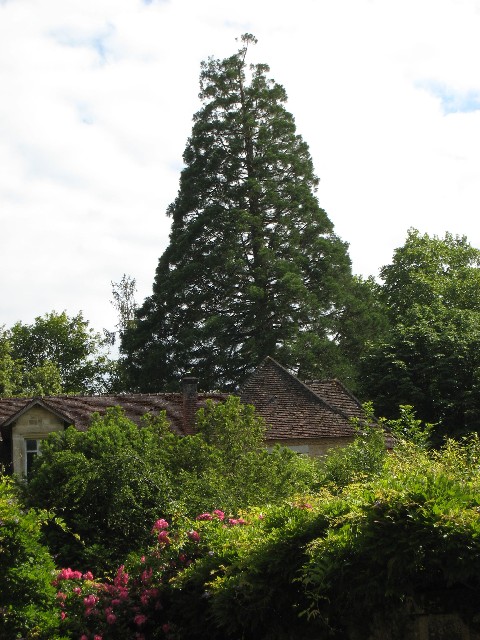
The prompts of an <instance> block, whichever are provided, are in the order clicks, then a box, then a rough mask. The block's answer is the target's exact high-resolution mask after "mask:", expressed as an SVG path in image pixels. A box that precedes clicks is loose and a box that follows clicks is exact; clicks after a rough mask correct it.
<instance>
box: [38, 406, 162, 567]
mask: <svg viewBox="0 0 480 640" xmlns="http://www.w3.org/2000/svg"><path fill="white" fill-rule="evenodd" d="M166 431H167V426H166V421H165V417H164V416H160V417H159V418H157V419H155V420H153V419H149V418H146V419H145V421H144V426H143V427H142V428H141V429H139V428H138V427H137V425H135V424H134V423H133V422H131V421H130V420H128V419H127V418H125V416H124V415H123V413H122V412H121V410H120V409H118V408H114V409H110V410H108V411H107V413H106V415H105V416H104V417H100V416H98V415H96V416H94V418H93V420H92V423H91V426H90V428H89V429H88V431H87V432H85V433H82V432H79V431H77V430H76V429H74V428H73V427H69V428H68V429H67V430H66V431H64V432H62V433H54V434H51V435H50V436H49V438H48V439H47V441H46V442H45V444H44V445H43V446H42V456H40V457H39V458H38V460H37V464H36V466H35V468H34V472H33V474H32V477H31V479H30V481H29V482H28V485H27V487H26V495H27V499H28V502H29V504H31V505H36V506H40V507H43V508H46V509H50V510H52V511H54V512H55V513H56V514H58V515H60V516H61V517H62V518H63V519H64V521H65V523H66V524H67V526H68V528H69V529H70V532H71V533H65V532H63V531H61V530H59V529H58V527H49V528H48V529H47V532H46V536H47V540H48V542H49V544H50V546H51V548H52V551H54V552H55V554H56V557H57V561H58V563H59V564H63V565H66V564H68V565H69V566H74V567H76V568H83V569H85V570H86V569H94V570H95V571H100V570H105V569H106V568H107V567H110V566H111V565H112V564H113V565H116V564H118V563H119V562H120V561H121V559H122V558H124V557H125V556H126V555H127V553H129V552H130V551H132V549H135V548H139V547H141V546H142V545H143V544H146V542H147V539H148V534H147V533H146V532H147V531H148V527H149V524H150V522H152V521H153V520H155V518H156V517H157V514H158V513H159V511H160V512H163V511H164V510H165V508H166V507H167V505H168V504H169V500H170V488H171V486H172V481H171V479H170V477H169V474H168V471H167V470H166V469H165V467H164V466H163V465H162V463H161V459H162V451H161V447H162V437H163V435H164V433H165V432H166ZM72 534H74V535H72Z"/></svg>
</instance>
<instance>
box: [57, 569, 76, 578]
mask: <svg viewBox="0 0 480 640" xmlns="http://www.w3.org/2000/svg"><path fill="white" fill-rule="evenodd" d="M81 577H82V572H81V571H73V570H72V569H70V567H68V568H67V569H62V570H61V571H60V573H59V574H58V576H57V579H58V580H80V579H81Z"/></svg>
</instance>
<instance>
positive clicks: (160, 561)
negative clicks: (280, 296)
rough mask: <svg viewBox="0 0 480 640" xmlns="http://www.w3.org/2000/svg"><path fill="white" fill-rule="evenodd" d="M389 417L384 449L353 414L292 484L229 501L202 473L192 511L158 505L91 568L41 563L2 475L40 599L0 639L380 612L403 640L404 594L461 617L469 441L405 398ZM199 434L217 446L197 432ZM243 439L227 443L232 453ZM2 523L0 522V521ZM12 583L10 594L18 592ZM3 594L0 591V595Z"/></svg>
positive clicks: (371, 620)
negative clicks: (427, 425)
mask: <svg viewBox="0 0 480 640" xmlns="http://www.w3.org/2000/svg"><path fill="white" fill-rule="evenodd" d="M237 409H238V405H237ZM212 410H213V409H212ZM389 426H390V427H392V428H393V429H394V431H395V433H396V434H397V442H396V447H395V449H394V451H393V452H391V453H388V454H387V453H386V450H385V446H384V435H383V431H382V430H381V429H379V428H378V427H369V428H366V427H363V428H362V430H360V431H359V435H358V438H357V440H356V441H355V442H354V443H353V444H352V445H350V446H348V447H346V448H345V449H342V450H337V451H334V452H332V453H331V454H330V455H329V456H327V458H325V459H323V460H322V461H320V462H318V463H316V464H314V465H313V466H309V465H312V464H313V463H311V462H310V461H307V462H304V461H302V459H301V458H299V459H298V460H300V461H302V462H301V465H303V466H300V467H299V470H298V474H299V477H301V478H302V481H301V482H302V483H303V485H302V484H301V483H300V486H301V487H302V489H303V490H301V491H296V490H295V489H296V485H295V482H293V478H294V477H296V476H295V473H293V472H292V469H293V468H294V467H293V466H292V467H291V469H290V477H291V480H292V485H290V486H289V487H288V488H289V491H290V494H289V495H288V496H287V497H286V496H285V495H281V494H279V493H277V494H275V493H273V494H272V496H271V499H270V500H268V499H265V498H264V496H265V494H262V493H261V492H259V495H260V496H261V498H262V499H261V500H260V499H258V500H254V497H253V496H254V494H253V493H251V494H249V495H250V496H251V499H250V500H249V501H247V503H246V504H245V506H244V507H243V508H242V506H241V499H240V498H237V500H238V502H232V503H231V504H230V505H226V506H225V505H224V504H222V503H221V502H218V503H213V498H214V496H213V493H211V491H212V490H211V489H209V488H208V487H206V488H205V493H204V494H202V493H201V492H199V493H198V494H197V495H196V497H195V500H192V503H191V510H192V511H193V509H194V507H195V506H197V505H201V504H202V501H201V500H202V495H203V496H204V498H205V502H204V503H203V504H204V505H207V506H206V507H205V508H204V509H201V510H198V511H197V512H196V513H193V514H192V511H190V512H189V511H188V509H184V510H183V511H182V509H180V508H178V509H177V510H173V509H170V511H169V512H168V513H167V512H163V513H162V512H160V508H159V511H158V512H157V515H156V516H155V518H152V519H151V521H150V523H149V524H148V526H145V527H144V533H143V535H144V537H143V538H142V542H141V544H140V545H137V546H136V548H134V549H132V550H130V551H129V552H128V553H125V555H124V557H123V560H122V562H121V566H120V568H119V567H118V565H116V564H112V565H111V566H110V567H108V570H107V571H103V572H90V571H88V570H86V568H85V567H82V570H80V569H75V568H68V569H67V568H64V569H63V570H62V571H60V573H58V571H57V573H56V574H52V571H53V562H52V560H51V558H50V557H49V556H48V553H47V551H46V549H45V548H44V547H41V546H40V545H39V543H38V535H39V531H40V529H39V527H40V524H41V522H42V521H44V520H45V519H46V517H47V516H46V514H41V515H38V514H36V512H34V511H32V510H26V511H22V510H21V508H20V506H19V499H20V498H19V497H18V496H17V497H15V496H14V495H13V493H12V492H13V488H12V486H11V484H10V483H9V482H8V481H6V480H5V479H2V482H3V484H2V487H4V489H3V491H4V493H3V494H2V505H3V506H2V508H3V509H4V508H6V507H5V505H9V507H10V508H12V509H14V510H16V513H17V514H18V515H17V516H16V517H18V518H19V520H20V521H23V520H26V521H27V520H28V521H30V519H32V518H33V519H34V521H35V523H36V524H35V525H34V527H33V529H32V531H34V534H32V535H31V536H30V534H29V535H28V536H27V537H26V538H21V540H20V546H21V545H22V544H23V545H24V546H25V547H27V546H28V544H34V545H35V548H32V549H31V550H29V551H28V552H26V553H28V554H31V556H29V557H32V558H34V559H35V562H33V563H31V564H30V566H29V569H28V571H27V573H26V574H25V575H24V574H22V573H21V572H20V573H19V574H18V579H19V580H20V581H21V580H22V579H26V578H27V574H28V579H29V580H36V581H37V582H38V584H39V587H38V588H35V592H36V595H38V597H33V595H34V594H33V592H31V593H32V598H31V605H28V606H31V607H36V608H37V610H38V611H39V612H42V613H41V615H40V614H39V616H38V617H37V619H36V620H35V622H33V620H34V618H35V616H33V617H32V616H30V618H28V617H27V618H25V620H24V621H23V622H22V621H21V620H20V619H19V617H18V615H17V618H15V619H14V618H12V617H11V618H10V619H11V620H12V621H13V622H12V624H11V626H10V627H8V628H7V627H6V626H5V623H4V628H5V632H4V633H3V635H2V636H1V637H2V638H3V637H5V638H6V639H8V640H9V639H10V638H12V640H13V639H14V638H16V637H17V636H16V633H20V634H23V635H21V636H20V637H25V638H32V639H33V638H47V637H51V638H54V637H59V638H60V637H62V638H72V639H81V640H100V639H102V640H109V639H112V640H113V639H114V638H115V639H118V640H130V639H132V640H149V639H151V640H157V639H162V640H163V639H164V638H165V639H170V640H187V638H188V639H189V640H206V639H207V638H208V639H213V640H216V639H218V640H220V639H228V638H232V640H237V639H238V640H240V639H242V640H250V639H251V640H287V639H292V640H293V639H295V640H298V638H302V639H306V640H308V638H312V640H313V638H315V639H319V638H334V639H336V640H340V639H344V638H345V639H347V638H348V639H349V640H351V639H353V638H355V640H367V639H368V638H369V637H371V633H372V629H373V627H374V626H375V625H376V624H377V623H378V621H379V620H380V621H381V620H389V624H390V629H389V633H390V637H391V638H398V640H403V638H404V637H405V628H406V627H405V625H406V624H407V623H408V620H409V615H410V613H411V611H412V607H413V608H414V609H416V610H420V609H421V610H425V611H441V612H446V611H455V612H456V613H458V614H459V615H461V616H463V617H464V619H465V620H466V621H467V623H468V624H469V625H470V626H471V627H472V628H474V627H475V625H476V620H477V619H478V618H477V615H478V601H479V596H480V580H479V576H480V518H479V513H480V480H479V473H478V472H479V465H480V442H479V439H478V437H477V436H476V435H472V436H469V437H468V438H467V439H464V440H462V441H460V442H455V441H448V442H447V443H446V444H445V446H444V447H443V448H442V449H439V450H435V451H432V450H428V448H427V447H426V446H425V444H426V438H425V437H424V432H423V431H422V429H421V428H420V427H421V425H420V423H418V421H415V419H414V416H413V414H412V413H411V411H409V410H405V411H404V413H403V418H402V421H400V422H399V421H397V422H396V423H395V424H390V425H389ZM405 435H407V436H408V437H407V438H405ZM203 437H204V438H205V436H203ZM209 437H210V438H211V439H212V438H213V436H212V434H210V436H209ZM204 443H205V446H209V447H210V446H212V447H213V446H216V445H214V444H211V443H208V441H207V439H206V438H205V440H204ZM217 444H218V443H217ZM195 446H198V444H197V445H195ZM232 446H233V445H232ZM255 449H256V448H255V446H254V447H251V448H250V451H249V453H248V456H252V455H253V454H252V451H255ZM243 453H244V452H242V451H241V450H240V449H239V450H238V451H237V452H236V454H235V455H236V458H241V456H242V455H243ZM219 455H220V454H219ZM266 455H268V454H266ZM275 455H276V456H281V455H285V454H282V453H281V452H277V453H276V454H274V456H275ZM249 459H250V458H249V457H247V458H245V460H249ZM274 459H275V458H274ZM278 459H281V457H279V458H277V460H278ZM232 460H233V459H232V458H231V459H230V464H229V465H228V468H230V469H231V468H232V466H234V465H232ZM258 460H259V459H257V462H258ZM285 460H286V461H287V462H289V461H290V457H289V456H288V455H286V457H285ZM290 464H291V465H294V464H295V463H294V462H290ZM299 464H300V463H299ZM305 465H306V466H305ZM306 468H307V469H308V470H309V471H308V473H309V474H310V475H309V478H310V481H311V483H312V484H311V486H310V487H308V483H307V482H306V478H307V476H306V471H305V469H306ZM224 469H226V467H225V468H224ZM38 472H39V473H40V472H41V467H40V468H39V470H38ZM238 473H242V471H241V465H240V466H239V468H238ZM249 473H253V471H252V469H251V470H250V471H249ZM205 477H206V476H203V478H202V481H203V482H205ZM232 477H233V476H232ZM243 477H245V476H243ZM258 477H259V478H262V477H263V476H262V473H261V472H260V473H259V476H258ZM231 481H232V482H233V480H231ZM219 484H220V486H222V481H221V480H219ZM273 484H274V486H275V483H273ZM195 486H196V487H197V489H198V488H199V487H200V486H201V484H200V483H199V484H198V485H195ZM264 491H266V489H264ZM243 495H246V494H243ZM248 502H250V504H248ZM4 503H5V505H4ZM166 504H169V503H166ZM160 506H164V505H160ZM57 515H58V514H57ZM2 522H3V520H2ZM72 523H73V524H74V521H72V522H70V523H69V524H68V527H71V526H72ZM11 526H13V525H11ZM64 528H65V527H64ZM13 530H14V529H13V528H11V529H9V531H13ZM0 531H1V532H2V535H5V533H4V527H3V524H2V528H1V529H0ZM71 533H72V530H71V531H70V534H69V535H71ZM12 535H13V534H12ZM65 535H67V534H65ZM84 544H85V542H84ZM104 545H105V546H107V545H108V537H107V536H106V537H105V540H104ZM1 549H2V551H1V553H2V567H4V568H3V569H2V571H4V572H5V571H7V572H8V571H9V570H10V571H11V572H13V573H15V572H16V571H17V568H16V565H17V563H16V559H15V557H14V555H12V554H10V555H7V554H5V552H4V550H3V549H4V545H3V541H2V547H1ZM15 553H20V551H16V552H15ZM22 553H23V552H22ZM18 557H23V556H22V555H21V554H20V555H19V556H18ZM37 557H38V558H39V559H40V561H39V563H38V567H39V569H38V573H39V575H38V576H37V575H36V572H37V562H36V558H37ZM104 560H105V558H104ZM27 562H29V561H28V560H27ZM8 564H10V565H11V566H10V569H5V567H6V566H7V565H8ZM67 566H69V567H70V566H71V565H67ZM8 579H11V578H8ZM52 579H53V580H54V583H53V585H52V582H51V581H52ZM4 583H5V579H4V580H2V585H3V584H4ZM53 589H54V590H53ZM9 593H10V592H9ZM11 593H12V594H13V595H12V596H11V597H12V598H13V599H15V598H20V595H19V593H20V592H19V591H17V592H14V591H12V592H11ZM26 593H30V592H28V591H26ZM15 594H16V595H15ZM40 594H43V595H42V596H41V597H40ZM5 597H6V595H5V592H4V593H2V604H1V606H2V607H3V608H5V603H4V600H5ZM26 600H28V598H25V597H23V600H22V602H23V604H24V605H25V606H27V603H26ZM13 604H14V603H13ZM13 610H14V608H13V609H12V608H10V611H13ZM18 611H20V610H19V609H18ZM32 611H33V609H32ZM42 616H43V617H42ZM4 618H5V616H4ZM5 620H6V618H5ZM12 625H13V626H12ZM15 625H17V626H15ZM47 629H48V631H47ZM42 634H43V635H42ZM49 634H50V635H49ZM55 634H56V635H55Z"/></svg>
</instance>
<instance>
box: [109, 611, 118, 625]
mask: <svg viewBox="0 0 480 640" xmlns="http://www.w3.org/2000/svg"><path fill="white" fill-rule="evenodd" d="M116 621H117V616H116V615H115V614H114V613H109V614H108V615H107V622H108V624H115V622H116Z"/></svg>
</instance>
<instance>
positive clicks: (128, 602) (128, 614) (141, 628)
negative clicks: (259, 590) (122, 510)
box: [53, 509, 245, 640]
mask: <svg viewBox="0 0 480 640" xmlns="http://www.w3.org/2000/svg"><path fill="white" fill-rule="evenodd" d="M224 518H225V514H224V512H223V511H220V510H218V509H215V510H214V511H213V513H212V514H210V513H208V514H207V513H204V514H200V515H199V516H198V517H197V519H196V521H197V522H198V524H199V525H200V526H201V525H203V524H206V523H208V522H209V521H214V522H213V524H215V523H216V525H217V526H222V527H225V528H232V526H235V525H236V524H241V523H245V520H243V518H237V519H235V518H229V519H228V523H229V524H228V525H226V524H223V520H224ZM183 524H184V526H183V528H177V529H174V530H171V527H170V524H169V522H168V521H167V520H165V519H164V518H160V519H158V520H156V521H155V522H154V524H153V526H152V528H151V535H152V540H153V542H152V545H151V546H150V547H149V548H148V550H147V552H145V553H144V554H142V555H141V556H139V557H133V558H131V560H130V564H129V568H128V570H127V568H126V567H125V566H124V565H122V566H120V567H119V568H118V570H117V572H116V575H115V577H114V579H113V580H112V581H105V580H95V579H94V577H93V575H92V573H91V572H86V573H82V572H81V571H75V570H72V569H70V568H64V569H62V570H61V571H60V572H59V573H58V575H57V576H56V578H55V580H54V581H53V584H54V586H55V588H56V589H57V596H56V597H57V606H58V608H59V611H60V617H61V621H62V622H61V628H62V630H63V632H64V633H66V634H68V635H69V636H71V637H78V638H80V639H81V640H95V639H96V640H110V639H111V640H114V639H115V640H123V639H125V640H130V639H131V640H146V639H151V638H155V639H156V638H159V639H160V638H173V637H175V625H172V624H171V623H170V621H169V619H168V615H169V612H168V606H167V604H168V602H170V601H171V582H172V580H173V579H174V578H175V576H176V575H178V574H179V573H181V572H182V571H184V570H185V569H186V568H187V567H189V566H190V565H191V564H192V562H194V561H195V560H196V559H197V558H199V557H201V556H202V554H204V553H208V551H207V546H204V547H202V546H201V545H200V543H201V540H202V535H201V533H200V532H199V531H197V530H196V529H193V528H191V526H190V521H187V520H185V521H184V523H183ZM197 528H198V527H197ZM207 538H208V536H207Z"/></svg>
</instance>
